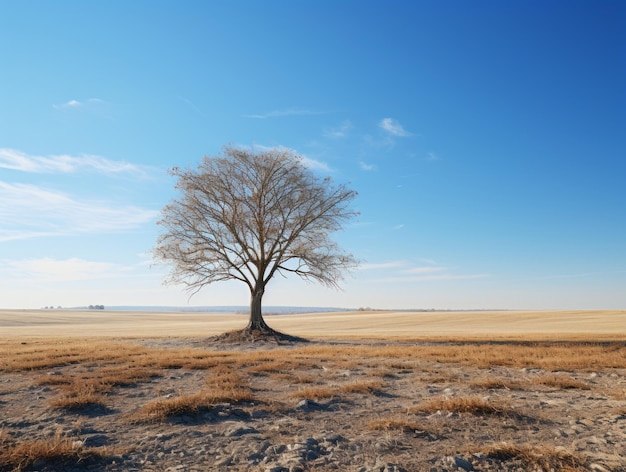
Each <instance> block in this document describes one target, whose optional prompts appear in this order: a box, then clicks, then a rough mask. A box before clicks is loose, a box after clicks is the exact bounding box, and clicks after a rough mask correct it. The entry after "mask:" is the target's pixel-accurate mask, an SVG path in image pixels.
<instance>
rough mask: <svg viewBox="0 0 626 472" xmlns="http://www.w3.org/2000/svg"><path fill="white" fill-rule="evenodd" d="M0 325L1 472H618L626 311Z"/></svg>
mask: <svg viewBox="0 0 626 472" xmlns="http://www.w3.org/2000/svg"><path fill="white" fill-rule="evenodd" d="M245 323H246V318H245V317H244V316H241V315H222V314H220V315H216V314H201V313H197V314H190V313H183V314H174V313H136V312H126V313H122V312H107V311H104V312H102V311H89V312H73V311H62V310H45V311H4V312H3V311H0V471H13V470H16V471H19V470H38V471H79V470H103V471H127V470H136V471H139V470H141V471H144V470H145V471H165V470H171V471H202V470H215V471H221V470H233V471H272V472H279V471H310V470H320V471H325V470H339V471H355V472H356V471H363V472H366V471H367V472H369V471H403V470H404V471H427V472H443V471H456V470H477V471H481V470H482V471H528V470H535V471H559V470H563V471H586V470H590V471H599V472H603V471H624V470H626V462H625V460H624V457H626V311H614V312H541V313H540V312H483V313H470V312H456V313H454V312H446V313H397V312H396V313H391V312H389V313H387V312H368V313H362V312H354V313H325V314H310V315H289V316H275V317H268V323H269V324H270V325H271V326H272V327H275V328H277V329H279V330H282V331H285V332H288V333H290V334H294V335H298V336H302V337H306V338H307V339H308V340H309V342H301V343H286V344H280V345H276V344H270V343H265V342H257V343H250V344H247V345H230V344H224V343H223V342H220V341H218V340H216V339H214V338H212V337H211V336H212V335H216V334H219V333H220V332H223V331H228V330H231V329H237V328H242V327H243V326H244V325H245Z"/></svg>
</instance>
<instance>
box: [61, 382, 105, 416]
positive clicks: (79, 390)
mask: <svg viewBox="0 0 626 472" xmlns="http://www.w3.org/2000/svg"><path fill="white" fill-rule="evenodd" d="M50 406H51V407H52V408H56V409H59V410H65V411H79V410H85V409H88V408H106V405H105V402H104V397H103V396H102V395H101V394H99V393H97V388H96V387H95V386H94V385H93V384H85V385H79V386H73V388H72V389H68V390H66V391H65V392H64V393H63V394H62V395H60V396H59V397H56V398H53V399H52V400H50Z"/></svg>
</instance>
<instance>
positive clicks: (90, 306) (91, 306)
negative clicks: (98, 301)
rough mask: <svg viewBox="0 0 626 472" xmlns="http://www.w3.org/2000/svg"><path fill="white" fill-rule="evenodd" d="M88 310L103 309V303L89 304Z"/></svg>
mask: <svg viewBox="0 0 626 472" xmlns="http://www.w3.org/2000/svg"><path fill="white" fill-rule="evenodd" d="M89 309H90V310H104V305H89Z"/></svg>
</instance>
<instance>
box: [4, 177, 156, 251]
mask: <svg viewBox="0 0 626 472" xmlns="http://www.w3.org/2000/svg"><path fill="white" fill-rule="evenodd" d="M158 214H159V212H158V211H156V210H150V209H146V208H140V207H137V206H133V205H126V206H122V205H118V204H113V203H111V202H102V201H89V200H84V199H80V200H79V199H77V198H73V197H72V196H70V195H68V194H66V193H63V192H59V191H56V190H49V189H45V188H42V187H38V186H35V185H30V184H21V183H7V182H2V181H0V242H2V241H9V240H16V239H29V238H36V237H44V236H61V235H70V234H80V233H110V232H120V231H128V230H131V229H134V228H137V227H139V226H141V225H143V224H146V223H149V222H152V221H154V220H155V219H156V218H157V216H158Z"/></svg>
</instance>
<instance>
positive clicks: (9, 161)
mask: <svg viewBox="0 0 626 472" xmlns="http://www.w3.org/2000/svg"><path fill="white" fill-rule="evenodd" d="M0 168H4V169H11V170H18V171H21V172H30V173H39V174H72V173H75V172H79V171H83V170H85V171H92V172H93V171H95V172H98V173H102V174H109V175H112V174H118V175H119V174H132V175H134V176H145V175H147V171H146V168H144V167H139V166H136V165H134V164H130V163H128V162H124V161H113V160H110V159H106V158H104V157H100V156H94V155H91V154H81V155H79V156H70V155H67V154H61V155H52V156H31V155H29V154H26V153H24V152H22V151H18V150H16V149H8V148H0Z"/></svg>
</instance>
